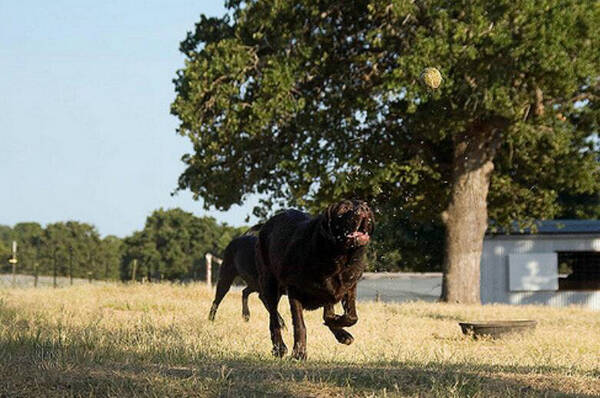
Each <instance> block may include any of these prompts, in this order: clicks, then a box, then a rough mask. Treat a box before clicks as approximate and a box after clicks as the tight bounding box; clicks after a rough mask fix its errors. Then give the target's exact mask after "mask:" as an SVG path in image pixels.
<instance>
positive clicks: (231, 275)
mask: <svg viewBox="0 0 600 398" xmlns="http://www.w3.org/2000/svg"><path fill="white" fill-rule="evenodd" d="M228 257H229V258H228ZM232 257H233V256H228V255H227V253H225V259H224V260H223V264H222V265H221V268H220V270H219V281H218V282H217V292H216V294H215V299H214V300H213V303H212V307H210V313H209V314H208V319H209V320H210V321H214V320H215V315H216V314H217V308H219V304H221V300H223V297H225V295H226V294H227V292H228V291H229V288H230V287H231V284H232V283H233V280H234V279H235V277H236V276H237V275H238V272H237V269H236V268H235V264H234V263H233V258H232Z"/></svg>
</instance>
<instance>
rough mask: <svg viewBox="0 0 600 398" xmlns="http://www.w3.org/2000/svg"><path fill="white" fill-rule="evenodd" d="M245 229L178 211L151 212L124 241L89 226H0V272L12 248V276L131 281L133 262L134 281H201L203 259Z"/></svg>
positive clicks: (217, 252)
mask: <svg viewBox="0 0 600 398" xmlns="http://www.w3.org/2000/svg"><path fill="white" fill-rule="evenodd" d="M245 229H246V228H244V227H241V228H233V227H230V226H228V225H227V224H217V222H216V221H215V219H213V218H210V217H202V218H199V217H195V216H194V215H192V214H191V213H187V212H185V211H183V210H181V209H172V210H163V209H160V210H157V211H155V212H154V213H153V214H152V215H150V216H149V217H148V219H147V220H146V225H145V227H144V229H143V230H142V231H137V232H134V233H133V234H132V235H131V236H129V237H126V238H125V239H121V238H118V237H116V236H113V235H109V236H106V237H104V238H100V236H99V235H98V232H97V231H96V228H95V227H94V226H93V225H90V224H86V223H81V222H77V221H67V222H57V223H52V224H48V225H47V226H46V227H45V228H42V227H41V226H40V225H39V224H38V223H33V222H28V223H19V224H16V225H15V226H14V227H13V228H11V227H8V226H0V259H2V260H1V262H2V264H1V266H0V270H1V271H3V272H11V266H10V265H9V264H8V261H7V260H8V258H9V256H10V254H11V244H12V241H13V240H16V241H17V243H18V251H17V253H18V255H17V257H18V260H19V263H18V266H17V272H18V273H24V274H30V275H32V274H35V273H37V274H38V275H53V274H54V273H56V275H57V276H69V275H72V276H73V277H74V278H88V277H91V278H93V279H105V280H106V279H112V280H116V279H123V280H130V279H131V263H132V261H133V260H134V259H137V260H138V269H137V271H136V274H137V277H138V279H141V278H142V277H147V278H148V279H150V280H160V279H169V280H175V279H183V278H204V277H205V260H204V255H205V254H206V253H207V252H210V253H212V254H214V255H217V256H219V255H221V254H222V252H223V250H224V249H225V247H226V246H227V244H229V242H230V241H231V239H233V238H234V237H235V236H237V235H240V234H241V233H243V232H244V231H245Z"/></svg>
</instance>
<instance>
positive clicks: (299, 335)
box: [288, 289, 306, 360]
mask: <svg viewBox="0 0 600 398" xmlns="http://www.w3.org/2000/svg"><path fill="white" fill-rule="evenodd" d="M288 298H289V300H290V311H291V313H292V323H293V327H294V350H293V351H292V357H294V358H295V359H300V360H304V359H306V326H305V325H304V314H303V307H302V303H301V302H300V300H298V299H297V298H296V296H295V295H294V290H293V289H289V290H288Z"/></svg>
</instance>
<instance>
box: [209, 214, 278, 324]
mask: <svg viewBox="0 0 600 398" xmlns="http://www.w3.org/2000/svg"><path fill="white" fill-rule="evenodd" d="M260 227H261V225H256V226H254V227H252V228H251V229H249V230H248V231H246V232H245V233H244V235H242V236H239V237H237V238H235V239H233V240H232V241H231V242H230V243H229V244H228V245H227V247H226V248H225V255H224V257H223V263H222V264H221V267H220V269H219V280H218V281H217V292H216V294H215V299H214V301H213V304H212V307H211V308H210V313H209V314H208V319H209V320H211V321H214V320H215V315H216V314H217V308H219V304H221V301H222V300H223V297H225V295H226V294H227V292H228V291H229V288H230V287H231V284H232V283H233V280H234V279H235V277H236V276H239V277H240V278H242V279H243V280H244V282H246V288H245V289H244V290H242V317H243V318H244V320H245V321H248V320H250V309H249V308H248V296H250V294H251V293H254V292H258V272H257V271H256V262H255V258H256V255H255V251H256V242H257V241H258V238H257V237H256V236H254V235H251V234H250V233H252V232H255V231H257V230H258V229H260ZM277 316H278V319H279V321H280V323H281V326H282V327H285V324H284V323H283V319H282V318H281V317H280V316H279V314H278V315H277Z"/></svg>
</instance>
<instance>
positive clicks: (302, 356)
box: [292, 349, 306, 361]
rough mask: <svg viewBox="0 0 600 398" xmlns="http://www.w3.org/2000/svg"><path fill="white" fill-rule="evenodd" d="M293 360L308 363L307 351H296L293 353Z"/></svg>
mask: <svg viewBox="0 0 600 398" xmlns="http://www.w3.org/2000/svg"><path fill="white" fill-rule="evenodd" d="M292 358H293V359H296V360H298V361H306V350H296V349H294V351H293V352H292Z"/></svg>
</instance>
